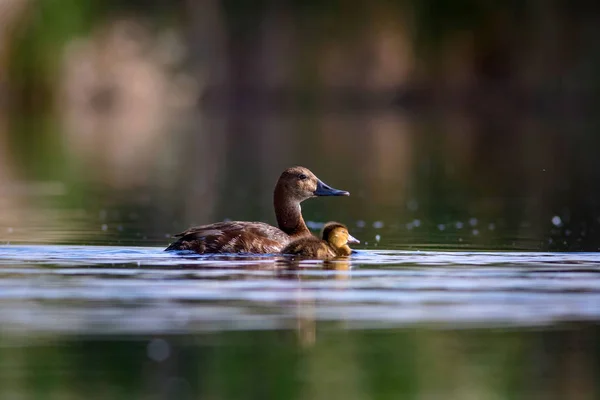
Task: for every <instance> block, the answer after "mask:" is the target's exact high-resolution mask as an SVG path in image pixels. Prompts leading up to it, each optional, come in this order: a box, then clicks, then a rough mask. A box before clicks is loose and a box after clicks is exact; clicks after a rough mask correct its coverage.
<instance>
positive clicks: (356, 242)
mask: <svg viewBox="0 0 600 400" xmlns="http://www.w3.org/2000/svg"><path fill="white" fill-rule="evenodd" d="M348 243H350V244H359V243H360V240H358V239H357V238H355V237H354V236H352V235H348Z"/></svg>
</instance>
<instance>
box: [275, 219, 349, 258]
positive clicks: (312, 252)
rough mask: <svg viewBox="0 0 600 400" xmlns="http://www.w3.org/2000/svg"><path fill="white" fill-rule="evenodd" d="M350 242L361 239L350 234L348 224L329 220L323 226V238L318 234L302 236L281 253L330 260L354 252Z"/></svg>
mask: <svg viewBox="0 0 600 400" xmlns="http://www.w3.org/2000/svg"><path fill="white" fill-rule="evenodd" d="M348 243H360V241H359V240H358V239H356V238H354V237H352V235H350V233H349V232H348V228H347V227H346V225H344V224H340V223H339V222H328V223H327V224H325V226H324V227H323V233H322V238H321V239H319V238H318V237H316V236H306V237H302V238H300V239H297V240H294V241H293V242H291V243H290V244H288V245H287V246H285V248H284V249H283V250H282V251H281V253H282V254H288V255H294V256H297V257H302V258H316V259H319V260H330V259H332V258H335V257H347V256H349V255H350V254H352V249H351V248H350V246H348Z"/></svg>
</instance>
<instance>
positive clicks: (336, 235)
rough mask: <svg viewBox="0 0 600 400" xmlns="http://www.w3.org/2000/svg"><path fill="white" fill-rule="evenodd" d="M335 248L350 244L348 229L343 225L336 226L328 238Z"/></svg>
mask: <svg viewBox="0 0 600 400" xmlns="http://www.w3.org/2000/svg"><path fill="white" fill-rule="evenodd" d="M327 241H328V242H329V243H330V244H331V245H332V246H333V247H334V248H340V247H342V246H345V245H346V244H348V230H346V229H345V228H342V227H338V228H335V229H334V230H333V231H332V232H331V234H330V235H329V238H328V240H327Z"/></svg>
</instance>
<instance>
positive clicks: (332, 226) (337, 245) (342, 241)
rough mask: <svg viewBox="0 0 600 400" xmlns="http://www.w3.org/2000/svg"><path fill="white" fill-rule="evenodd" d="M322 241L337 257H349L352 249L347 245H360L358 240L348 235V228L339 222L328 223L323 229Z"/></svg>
mask: <svg viewBox="0 0 600 400" xmlns="http://www.w3.org/2000/svg"><path fill="white" fill-rule="evenodd" d="M322 235H323V236H322V237H323V240H325V241H326V242H327V243H329V245H330V246H331V247H333V249H334V250H335V251H336V252H337V253H338V254H339V255H345V256H349V255H350V254H351V253H352V249H350V247H349V246H348V244H349V243H360V241H359V240H358V239H356V238H355V237H353V236H352V235H350V233H349V232H348V228H347V227H346V225H344V224H340V223H339V222H328V223H326V224H325V226H324V227H323V233H322Z"/></svg>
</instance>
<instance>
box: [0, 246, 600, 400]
mask: <svg viewBox="0 0 600 400" xmlns="http://www.w3.org/2000/svg"><path fill="white" fill-rule="evenodd" d="M0 304H1V305H2V307H0V337H2V343H3V345H2V346H0V368H2V370H3V373H2V374H0V379H1V380H2V382H1V383H2V384H0V395H1V396H0V397H2V398H9V397H11V396H17V397H18V396H21V397H33V396H41V395H43V396H44V397H57V398H80V397H82V396H83V395H84V394H85V396H86V397H91V398H132V397H135V398H206V397H211V398H248V397H256V398H270V397H277V398H289V397H293V398H301V397H307V398H328V399H329V398H348V397H350V398H359V399H363V398H364V399H370V398H374V397H384V398H397V397H398V395H401V396H407V397H436V398H437V397H442V398H456V399H463V398H504V397H514V396H516V397H523V398H530V397H531V396H532V395H535V396H536V397H540V398H582V399H588V398H589V399H592V398H597V397H598V395H599V394H600V393H599V392H598V387H597V385H596V384H595V383H594V382H595V378H594V377H595V373H594V372H593V371H597V370H598V367H599V363H600V353H599V352H598V346H597V340H596V337H597V335H598V334H599V333H600V332H598V328H597V321H598V320H599V319H600V257H599V256H597V255H596V254H592V253H573V254H558V253H516V252H515V253H493V252H428V251H359V252H358V254H356V255H355V256H353V257H352V259H351V261H341V262H329V263H320V262H302V263H300V264H295V265H290V263H289V262H288V261H286V260H284V259H282V258H279V257H271V256H262V257H241V256H240V257H218V256H212V257H202V256H197V255H192V254H187V255H186V254H181V255H177V254H171V253H166V252H164V251H162V249H161V248H135V247H127V248H125V247H89V246H87V247H86V246H2V247H0ZM481 328H486V329H481ZM33 377H35V379H33ZM32 379H33V380H32Z"/></svg>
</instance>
